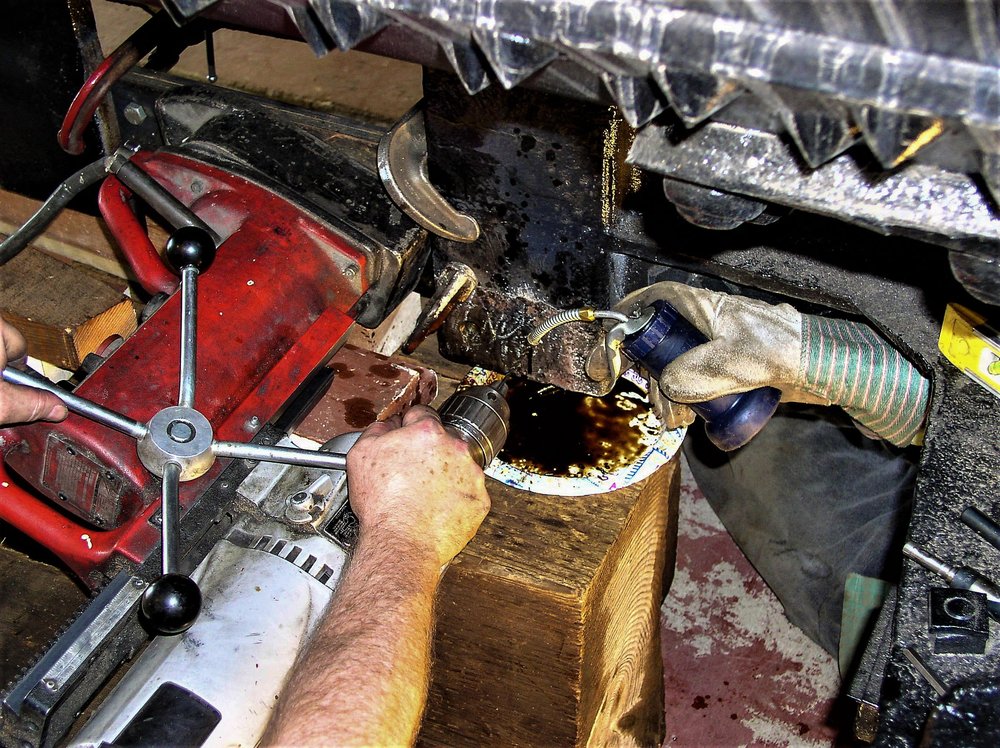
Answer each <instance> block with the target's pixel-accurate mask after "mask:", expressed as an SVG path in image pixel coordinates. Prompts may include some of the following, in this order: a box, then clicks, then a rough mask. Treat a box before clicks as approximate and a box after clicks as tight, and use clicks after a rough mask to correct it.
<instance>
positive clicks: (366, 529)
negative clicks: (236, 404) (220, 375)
mask: <svg viewBox="0 0 1000 748" xmlns="http://www.w3.org/2000/svg"><path fill="white" fill-rule="evenodd" d="M347 471H348V483H349V487H350V496H351V505H352V507H353V508H354V511H355V512H356V513H357V515H358V519H359V521H360V523H361V530H360V535H359V540H358V545H357V547H356V549H355V552H354V555H353V557H352V559H351V562H350V565H349V566H348V569H347V572H346V573H345V575H344V578H343V579H342V580H341V583H340V585H339V587H338V588H337V592H336V593H335V596H334V599H333V601H332V603H331V605H330V610H329V612H328V613H327V615H326V617H325V618H324V619H323V620H322V621H321V623H320V624H319V627H318V629H317V631H316V632H315V634H314V635H313V638H312V639H311V640H310V642H309V644H308V646H307V647H306V649H305V651H304V652H303V655H302V656H301V657H300V658H299V662H298V663H297V664H296V667H295V670H294V672H293V675H292V677H291V678H290V679H289V682H288V684H287V685H286V687H285V689H284V691H283V693H282V697H281V701H280V702H279V705H278V708H277V711H276V713H275V717H274V718H273V719H272V722H271V725H270V727H269V729H268V732H267V734H266V735H265V738H264V741H263V742H264V743H265V744H268V745H289V746H291V745H295V746H305V745H332V744H336V745H365V746H373V745H378V746H389V745H406V744H410V743H412V742H413V740H414V738H415V737H416V732H417V728H418V726H419V723H420V716H421V714H422V712H423V708H424V702H425V700H426V694H427V678H428V673H429V670H430V644H431V635H432V632H433V603H434V595H435V592H436V591H437V586H438V581H439V579H440V575H441V570H442V568H443V567H444V566H446V565H447V564H448V562H449V561H451V559H452V558H453V557H454V556H455V555H456V554H457V553H458V552H459V551H460V550H461V549H462V548H463V547H464V546H465V544H466V543H467V542H468V541H469V540H470V539H471V538H472V536H473V535H474V534H475V532H476V530H477V529H478V527H479V524H480V523H481V522H482V519H483V517H485V516H486V513H487V511H488V510H489V498H488V496H487V494H486V488H485V481H484V479H483V474H482V471H481V470H480V469H479V467H478V465H476V464H475V462H474V461H473V460H472V458H471V456H470V455H469V453H468V450H467V449H466V447H465V445H464V444H462V443H461V442H460V441H458V440H457V439H455V438H453V437H451V436H449V435H448V434H447V433H446V432H445V431H444V429H443V428H442V427H441V423H440V420H439V419H438V417H437V414H436V413H434V411H432V410H430V409H429V408H422V407H417V408H413V409H411V410H410V411H409V412H408V413H407V414H406V415H405V416H404V418H403V421H402V426H401V427H400V426H399V425H398V424H397V423H392V422H389V423H381V424H374V425H373V426H371V427H369V429H368V430H366V432H365V434H364V435H363V436H362V437H361V438H360V439H359V440H358V442H357V444H356V445H355V447H354V448H353V449H352V450H351V451H350V453H349V454H348V466H347Z"/></svg>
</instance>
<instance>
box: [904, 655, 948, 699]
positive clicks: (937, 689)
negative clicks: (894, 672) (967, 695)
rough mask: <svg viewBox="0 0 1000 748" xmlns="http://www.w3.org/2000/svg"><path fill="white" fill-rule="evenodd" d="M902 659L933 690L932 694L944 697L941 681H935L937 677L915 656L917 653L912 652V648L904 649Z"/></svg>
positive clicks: (944, 690)
mask: <svg viewBox="0 0 1000 748" xmlns="http://www.w3.org/2000/svg"><path fill="white" fill-rule="evenodd" d="M903 657H905V658H906V659H907V660H909V662H910V664H911V665H913V668H914V669H915V670H916V671H917V672H918V673H919V674H920V677H921V678H923V679H924V680H925V681H927V684H928V685H929V686H930V687H931V688H933V689H934V693H936V694H937V695H938V696H944V695H945V694H946V693H947V692H948V691H947V689H945V687H944V686H943V685H941V681H939V680H938V679H937V676H935V675H934V673H932V672H931V671H930V668H928V667H927V666H926V665H925V664H924V662H923V660H921V659H920V658H919V657H918V656H917V653H916V652H914V651H913V648H912V647H906V648H904V649H903Z"/></svg>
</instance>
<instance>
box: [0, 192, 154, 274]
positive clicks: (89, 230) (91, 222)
mask: <svg viewBox="0 0 1000 748" xmlns="http://www.w3.org/2000/svg"><path fill="white" fill-rule="evenodd" d="M40 205H41V202H40V201H38V200H32V199H31V198H28V197H24V196H22V195H18V194H16V193H14V192H7V191H5V190H0V234H3V235H4V236H9V235H10V234H11V233H12V232H13V231H15V230H16V229H18V228H19V227H20V226H21V225H22V224H24V222H25V221H27V220H28V218H30V217H31V216H32V215H33V214H34V213H35V211H36V210H38V207H39V206H40ZM149 235H150V238H151V239H152V241H153V246H154V247H157V248H160V249H162V248H163V247H164V246H165V245H166V240H167V233H166V232H165V231H164V230H163V229H161V228H160V227H159V226H156V225H154V224H150V226H149ZM30 246H32V247H34V248H36V249H39V250H42V251H43V252H45V253H47V254H49V255H52V256H53V257H59V258H62V259H65V260H70V261H72V262H79V263H80V264H82V265H87V266H88V267H92V268H95V269H97V270H100V271H101V272H104V273H108V274H109V275H114V276H116V277H118V278H129V279H131V278H132V277H133V275H132V271H131V269H130V268H129V267H128V264H127V263H126V262H125V261H124V259H123V257H122V255H121V253H120V252H119V251H118V249H117V247H116V246H115V245H114V244H113V243H112V242H111V240H110V239H109V238H108V233H107V229H106V227H105V226H104V222H103V221H102V220H100V219H98V218H94V217H93V216H89V215H86V214H85V213H78V212H77V211H74V210H63V211H62V212H61V213H60V214H59V215H58V216H56V219H55V220H54V221H53V222H52V223H51V224H49V226H48V227H47V228H46V229H45V233H44V234H42V235H41V236H39V237H38V238H37V239H35V241H34V242H32V244H31V245H30Z"/></svg>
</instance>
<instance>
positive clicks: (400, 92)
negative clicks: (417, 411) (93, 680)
mask: <svg viewBox="0 0 1000 748" xmlns="http://www.w3.org/2000/svg"><path fill="white" fill-rule="evenodd" d="M95 13H96V16H97V19H98V24H99V29H100V34H101V39H102V43H103V45H104V47H105V49H106V50H110V49H112V48H114V46H116V45H117V44H118V43H119V42H120V41H121V40H122V39H123V38H125V37H126V36H127V35H128V34H129V33H130V32H131V31H132V30H133V29H134V28H136V27H137V26H138V25H139V24H141V23H142V22H143V20H145V18H146V17H147V14H146V13H145V12H144V11H142V10H137V9H135V8H131V7H126V6H121V5H116V4H113V3H108V2H99V1H98V2H95ZM216 46H217V60H218V71H219V76H220V82H221V83H224V84H226V85H233V86H236V87H240V88H244V89H246V90H251V91H254V92H258V93H263V94H266V95H269V96H273V97H276V98H280V99H283V100H286V101H291V102H295V103H303V102H311V103H312V105H313V106H316V107H318V108H323V109H337V110H339V111H344V112H347V113H352V114H359V113H360V114H362V115H364V116H365V117H367V118H369V119H372V120H374V121H383V122H389V121H392V120H394V119H396V118H398V117H399V116H400V115H402V114H403V113H404V112H405V111H406V110H407V109H409V108H410V107H411V106H412V105H413V103H415V102H416V101H417V100H419V98H420V69H419V68H418V67H416V66H414V65H410V64H407V63H400V62H396V61H392V60H386V59H382V58H378V57H374V56H371V55H366V54H363V53H355V52H351V53H347V54H341V53H333V54H331V55H328V56H327V57H326V58H324V59H321V60H316V59H315V58H314V57H313V55H312V53H311V52H310V51H309V49H308V48H307V47H306V46H305V45H304V44H301V43H298V42H291V41H284V40H273V39H266V38H263V37H256V36H253V35H247V34H240V33H236V32H227V31H223V32H219V33H218V34H217V38H216ZM203 55H204V52H203V50H202V49H200V48H193V49H191V50H188V51H187V52H186V53H185V54H184V56H183V58H182V60H181V64H180V66H179V68H178V70H177V72H180V73H181V74H185V75H189V76H191V77H195V78H197V77H202V76H204V73H205V65H204V56H203ZM262 59H266V60H268V63H267V67H266V75H261V72H262V68H261V66H260V60H262ZM661 610H662V620H661V630H662V642H663V651H664V669H665V683H664V686H665V694H666V699H665V701H666V703H665V712H666V721H667V739H666V741H665V743H664V745H668V746H733V745H795V746H822V745H830V744H833V743H834V742H836V735H837V728H836V726H834V725H832V724H830V723H831V721H833V717H832V715H833V714H834V712H835V709H834V706H835V699H836V694H837V692H838V686H839V678H838V674H837V665H836V662H835V660H834V658H832V657H830V656H829V655H827V654H826V653H825V652H823V651H822V650H821V649H820V648H819V647H818V646H816V645H814V644H813V643H812V642H810V641H809V640H808V639H806V637H805V636H804V635H802V634H801V632H799V631H798V630H797V629H796V628H795V627H793V626H791V624H789V623H788V621H787V620H786V619H785V618H784V615H783V614H782V612H781V606H780V605H779V604H778V602H777V601H776V600H775V598H774V597H773V595H771V593H770V591H769V590H768V589H767V587H766V586H765V585H764V583H763V582H762V580H761V579H760V577H759V576H758V575H757V574H756V573H755V572H754V571H753V569H752V567H751V566H750V565H749V563H748V562H747V561H746V559H745V558H744V557H743V556H742V554H741V553H740V551H739V550H738V549H737V547H736V545H735V544H734V543H733V541H732V540H731V538H730V537H729V535H728V534H727V533H726V532H725V530H724V529H723V528H722V526H721V524H720V523H719V521H718V519H717V518H716V517H715V515H714V514H713V513H712V510H711V508H710V507H709V506H708V503H707V502H706V501H705V499H704V497H703V496H702V495H701V492H700V491H699V490H698V488H697V486H696V485H695V484H694V481H693V479H692V478H691V475H690V473H689V472H688V471H686V470H685V472H684V476H683V484H682V493H681V514H680V538H679V542H678V566H677V571H676V575H675V578H674V583H673V587H672V589H671V591H670V594H669V595H668V597H667V599H666V600H665V601H664V603H663V606H662V609H661Z"/></svg>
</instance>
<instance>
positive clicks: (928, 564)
mask: <svg viewBox="0 0 1000 748" xmlns="http://www.w3.org/2000/svg"><path fill="white" fill-rule="evenodd" d="M903 553H904V554H906V555H907V556H908V557H909V558H912V559H913V560H914V561H916V562H917V563H919V564H920V565H921V566H923V567H924V568H925V569H929V570H930V571H933V572H934V573H935V574H940V575H941V576H942V577H944V578H945V579H946V580H947V581H948V584H949V585H951V586H952V587H954V588H956V589H959V590H972V591H973V592H981V593H983V594H984V595H986V599H987V601H988V603H987V607H988V609H989V611H990V616H991V617H992V618H994V619H996V620H1000V589H997V586H996V585H995V584H993V582H991V581H990V580H989V579H987V578H986V577H984V576H983V575H982V574H979V573H978V572H976V571H975V570H974V569H970V568H969V567H968V566H951V565H950V564H946V563H945V562H944V561H941V560H940V559H938V558H935V557H934V556H932V555H931V554H929V553H927V551H925V550H923V549H922V548H920V547H919V546H917V545H914V544H913V543H907V544H906V545H904V546H903Z"/></svg>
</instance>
